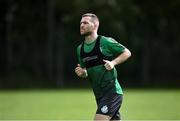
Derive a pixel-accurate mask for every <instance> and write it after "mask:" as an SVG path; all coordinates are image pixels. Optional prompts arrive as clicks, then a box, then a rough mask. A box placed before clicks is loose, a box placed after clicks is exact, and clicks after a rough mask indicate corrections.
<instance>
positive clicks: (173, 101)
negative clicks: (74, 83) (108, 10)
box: [0, 89, 180, 120]
mask: <svg viewBox="0 0 180 121" xmlns="http://www.w3.org/2000/svg"><path fill="white" fill-rule="evenodd" d="M95 110H96V104H95V100H94V96H93V93H92V92H91V90H88V89H74V90H73V89H65V90H19V91H0V120H3V119H7V120H10V119H16V120H19V119H28V120H29V119H31V120H40V119H41V120H48V119H49V120H56V119H59V120H83V119H84V120H91V119H93V116H94V113H95ZM121 113H122V117H123V119H126V120H139V119H144V120H175V119H176V120H177V119H180V90H148V89H145V90H142V89H141V90H137V89H128V90H125V91H124V102H123V106H122V109H121Z"/></svg>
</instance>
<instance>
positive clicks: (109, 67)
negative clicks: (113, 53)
mask: <svg viewBox="0 0 180 121" xmlns="http://www.w3.org/2000/svg"><path fill="white" fill-rule="evenodd" d="M103 61H104V62H105V64H104V66H105V68H106V69H107V70H109V71H110V70H112V69H113V68H114V64H113V63H112V62H111V61H108V60H103Z"/></svg>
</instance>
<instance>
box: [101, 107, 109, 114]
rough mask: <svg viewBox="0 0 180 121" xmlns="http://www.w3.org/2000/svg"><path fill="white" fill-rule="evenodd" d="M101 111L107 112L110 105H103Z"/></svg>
mask: <svg viewBox="0 0 180 121" xmlns="http://www.w3.org/2000/svg"><path fill="white" fill-rule="evenodd" d="M101 112H103V113H107V112H108V107H107V105H105V106H103V107H102V108H101Z"/></svg>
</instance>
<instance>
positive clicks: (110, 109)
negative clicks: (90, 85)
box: [95, 93, 122, 120]
mask: <svg viewBox="0 0 180 121" xmlns="http://www.w3.org/2000/svg"><path fill="white" fill-rule="evenodd" d="M97 102H98V104H97V106H98V109H97V111H96V115H95V119H99V118H100V119H102V120H104V119H107V120H110V119H111V120H119V119H120V114H119V109H120V107H121V103H122V95H119V94H114V93H113V94H110V95H106V96H104V97H102V98H101V99H100V100H98V101H97Z"/></svg>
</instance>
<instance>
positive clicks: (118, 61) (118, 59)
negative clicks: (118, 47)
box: [111, 48, 131, 66]
mask: <svg viewBox="0 0 180 121" xmlns="http://www.w3.org/2000/svg"><path fill="white" fill-rule="evenodd" d="M130 56H131V52H130V51H129V50H128V49H127V48H126V49H125V50H124V52H123V53H121V54H120V55H119V56H118V57H116V58H115V59H114V60H112V61H111V62H112V63H113V64H114V66H115V65H118V64H121V63H123V62H124V61H126V60H127V59H128V58H129V57H130Z"/></svg>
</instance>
